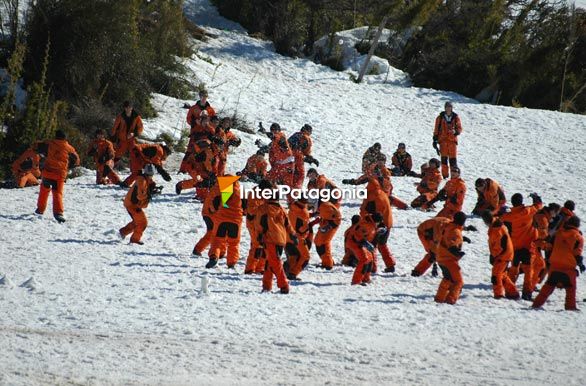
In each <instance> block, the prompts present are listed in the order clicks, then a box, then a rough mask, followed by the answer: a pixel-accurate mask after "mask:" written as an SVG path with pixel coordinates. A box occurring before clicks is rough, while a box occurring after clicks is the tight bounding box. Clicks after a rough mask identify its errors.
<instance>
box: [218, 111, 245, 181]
mask: <svg viewBox="0 0 586 386" xmlns="http://www.w3.org/2000/svg"><path fill="white" fill-rule="evenodd" d="M231 128H232V120H231V119H230V118H223V119H222V121H221V124H220V126H218V129H219V130H221V131H222V133H223V137H222V140H223V142H224V143H223V144H222V146H221V148H220V152H219V155H218V175H219V176H223V175H224V174H226V164H227V163H228V152H229V151H230V148H236V147H238V146H240V144H241V143H242V141H241V140H240V138H238V136H237V135H236V134H234V132H233V131H232V130H231Z"/></svg>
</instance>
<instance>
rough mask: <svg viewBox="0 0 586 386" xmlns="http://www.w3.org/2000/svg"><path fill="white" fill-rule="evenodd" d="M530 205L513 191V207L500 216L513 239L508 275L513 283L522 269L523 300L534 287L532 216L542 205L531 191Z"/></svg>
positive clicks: (527, 298)
mask: <svg viewBox="0 0 586 386" xmlns="http://www.w3.org/2000/svg"><path fill="white" fill-rule="evenodd" d="M530 196H531V198H532V199H533V205H532V206H525V205H523V195H521V194H520V193H515V194H513V196H512V197H511V203H512V204H513V207H512V208H511V211H510V212H507V213H505V214H503V215H502V216H501V219H502V220H503V222H504V224H505V225H506V226H507V228H508V229H509V234H510V235H511V239H512V240H513V247H514V250H515V252H514V257H513V264H512V265H511V267H510V268H509V277H510V278H511V280H512V281H513V283H515V282H516V281H517V277H518V276H519V269H520V268H521V269H522V270H523V273H524V275H525V277H524V279H523V293H522V295H521V297H522V298H523V300H531V294H532V293H533V290H534V289H535V281H534V279H533V274H534V272H533V259H534V258H535V255H536V253H537V251H536V250H535V245H534V242H535V240H537V230H536V229H535V227H534V226H533V216H535V214H536V213H537V212H538V211H539V210H540V209H541V208H542V207H543V203H542V201H541V197H539V195H537V194H536V193H532V194H531V195H530Z"/></svg>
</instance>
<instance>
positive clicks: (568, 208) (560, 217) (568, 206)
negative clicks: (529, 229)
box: [549, 200, 576, 236]
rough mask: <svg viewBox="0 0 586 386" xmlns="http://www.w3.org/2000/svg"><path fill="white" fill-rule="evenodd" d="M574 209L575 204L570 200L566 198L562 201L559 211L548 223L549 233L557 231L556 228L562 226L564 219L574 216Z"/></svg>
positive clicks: (552, 233) (553, 233)
mask: <svg viewBox="0 0 586 386" xmlns="http://www.w3.org/2000/svg"><path fill="white" fill-rule="evenodd" d="M575 209H576V204H575V203H574V201H572V200H568V201H566V202H564V206H563V207H562V208H561V209H560V211H559V213H558V214H557V215H556V216H555V217H554V218H553V220H552V221H551V224H550V225H549V235H550V236H553V235H555V233H556V232H557V230H558V229H560V228H563V226H564V224H565V223H566V220H568V219H569V218H571V217H574V210H575Z"/></svg>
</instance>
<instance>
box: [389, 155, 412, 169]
mask: <svg viewBox="0 0 586 386" xmlns="http://www.w3.org/2000/svg"><path fill="white" fill-rule="evenodd" d="M391 162H392V164H393V166H395V167H397V168H399V169H401V170H403V171H406V172H410V171H411V169H413V160H412V159H411V154H409V153H407V152H404V153H403V154H400V153H399V152H398V151H396V152H395V153H394V154H393V158H392V159H391Z"/></svg>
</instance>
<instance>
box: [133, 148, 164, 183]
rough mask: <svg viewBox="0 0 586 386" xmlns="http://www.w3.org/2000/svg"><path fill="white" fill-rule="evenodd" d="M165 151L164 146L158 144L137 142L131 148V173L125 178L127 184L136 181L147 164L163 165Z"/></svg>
mask: <svg viewBox="0 0 586 386" xmlns="http://www.w3.org/2000/svg"><path fill="white" fill-rule="evenodd" d="M164 159H165V152H164V151H163V147H162V146H161V145H157V144H148V143H145V144H136V145H134V146H133V147H132V149H130V175H129V176H128V177H126V179H125V180H124V182H123V183H124V184H125V185H126V186H130V185H132V184H133V183H134V181H135V180H136V178H137V177H138V175H139V174H140V172H141V171H142V169H143V168H144V167H145V166H146V165H147V164H153V165H155V166H163V160H164Z"/></svg>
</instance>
